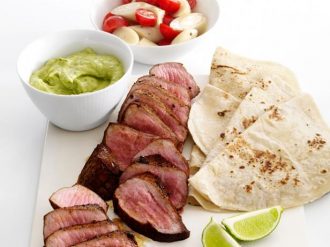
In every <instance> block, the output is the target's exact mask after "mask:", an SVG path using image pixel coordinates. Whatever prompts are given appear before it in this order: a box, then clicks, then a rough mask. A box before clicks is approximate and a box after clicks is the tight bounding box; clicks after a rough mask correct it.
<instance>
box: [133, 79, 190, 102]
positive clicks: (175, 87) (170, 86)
mask: <svg viewBox="0 0 330 247" xmlns="http://www.w3.org/2000/svg"><path fill="white" fill-rule="evenodd" d="M137 83H146V84H149V85H151V86H153V87H161V88H162V89H165V90H166V91H168V92H169V93H171V94H172V95H173V96H175V97H176V98H178V99H179V100H181V101H182V102H183V103H184V104H186V105H188V106H190V105H191V100H190V95H189V91H188V90H187V89H186V88H185V87H184V86H181V85H179V84H177V83H173V82H170V81H167V80H164V79H163V78H160V77H157V76H153V75H147V76H142V77H140V78H139V79H138V81H137Z"/></svg>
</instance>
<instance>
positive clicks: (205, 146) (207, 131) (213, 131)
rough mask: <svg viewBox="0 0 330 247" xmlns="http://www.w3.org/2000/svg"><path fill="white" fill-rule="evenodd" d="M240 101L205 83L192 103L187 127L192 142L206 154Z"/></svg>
mask: <svg viewBox="0 0 330 247" xmlns="http://www.w3.org/2000/svg"><path fill="white" fill-rule="evenodd" d="M239 103H240V101H239V100H238V99H236V98H235V97H233V96H232V95H230V94H228V93H226V92H225V91H223V90H221V89H219V88H216V87H214V86H212V85H206V87H205V88H204V90H203V92H202V93H201V94H200V95H199V96H198V98H197V99H196V102H195V103H194V104H193V105H192V107H191V110H190V115H189V121H188V128H189V131H190V133H191V136H192V138H193V139H194V142H195V143H196V144H197V146H198V147H199V148H200V150H201V151H202V152H203V153H204V154H207V153H208V152H209V151H210V150H211V149H212V148H213V146H214V143H215V142H216V141H217V140H218V138H219V136H220V133H221V132H223V131H224V129H225V127H226V126H227V123H228V121H229V120H230V118H231V116H232V115H233V114H234V112H235V110H236V108H237V107H238V105H239Z"/></svg>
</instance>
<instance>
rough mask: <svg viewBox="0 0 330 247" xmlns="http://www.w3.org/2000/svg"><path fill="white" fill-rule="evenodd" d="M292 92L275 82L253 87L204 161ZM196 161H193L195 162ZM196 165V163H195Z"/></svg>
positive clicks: (289, 96) (289, 97)
mask: <svg viewBox="0 0 330 247" xmlns="http://www.w3.org/2000/svg"><path fill="white" fill-rule="evenodd" d="M294 96H295V95H294V92H288V91H283V90H281V88H279V87H277V86H276V85H275V84H273V85H271V86H270V87H269V88H268V89H267V90H262V89H260V88H257V87H254V88H252V89H251V91H250V92H249V93H248V94H247V95H246V97H245V98H244V99H243V101H242V102H241V103H240V105H239V106H238V108H237V110H236V111H235V113H234V114H233V116H232V118H231V119H230V121H229V122H228V124H227V127H226V129H225V131H224V132H223V133H221V134H220V138H219V139H218V141H217V143H216V144H215V145H214V148H213V149H212V150H211V151H210V152H209V153H208V155H207V158H206V160H205V163H203V164H202V165H201V166H203V165H206V164H207V163H208V162H210V161H211V160H212V159H213V158H214V157H215V156H216V155H217V154H218V153H220V152H221V151H222V150H223V149H224V147H225V146H226V145H228V143H230V142H231V141H232V140H234V139H235V138H236V137H237V136H238V135H239V134H241V133H243V132H244V131H245V130H246V129H247V128H248V127H250V126H251V125H252V124H253V123H254V122H255V121H257V120H258V118H259V117H260V116H261V115H262V114H264V113H265V112H266V111H268V110H271V109H272V108H274V107H275V106H277V105H279V104H281V103H284V102H286V101H288V100H289V99H292V98H293V97H294ZM196 162H197V161H195V163H196ZM195 166H196V164H195Z"/></svg>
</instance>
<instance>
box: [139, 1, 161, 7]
mask: <svg viewBox="0 0 330 247" xmlns="http://www.w3.org/2000/svg"><path fill="white" fill-rule="evenodd" d="M135 2H145V3H149V4H151V5H155V6H157V5H158V0H136V1H135Z"/></svg>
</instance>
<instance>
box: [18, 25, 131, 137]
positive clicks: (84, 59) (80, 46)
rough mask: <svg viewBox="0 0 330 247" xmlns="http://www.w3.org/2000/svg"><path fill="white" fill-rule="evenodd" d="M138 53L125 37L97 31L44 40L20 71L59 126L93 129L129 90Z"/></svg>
mask: <svg viewBox="0 0 330 247" xmlns="http://www.w3.org/2000/svg"><path fill="white" fill-rule="evenodd" d="M133 61H134V58H133V54H132V52H131V50H130V48H129V47H128V45H127V44H125V42H124V41H122V40H120V39H119V38H117V37H115V36H113V35H109V34H107V33H104V32H101V31H95V30H67V31H60V32H55V33H52V34H50V35H47V36H44V37H41V38H39V39H37V40H35V41H33V42H32V43H30V44H29V45H27V46H26V47H25V48H24V49H23V50H22V52H21V54H20V55H19V58H18V61H17V72H18V75H19V77H20V79H21V82H22V85H23V86H24V89H25V90H26V92H27V94H28V95H29V97H30V98H31V100H32V102H33V103H34V104H35V106H36V107H37V108H38V109H39V110H40V111H41V113H43V114H44V115H45V117H46V118H47V119H48V120H49V121H50V122H51V123H53V124H54V125H56V126H58V127H60V128H62V129H65V130H70V131H84V130H89V129H93V128H95V127H97V126H99V125H101V124H102V123H104V122H105V121H107V120H108V118H109V114H110V112H111V111H112V110H113V109H114V107H115V106H116V105H117V104H118V103H119V101H120V99H121V98H122V97H123V95H124V93H125V92H126V91H127V87H128V82H129V81H130V79H131V71H132V66H133Z"/></svg>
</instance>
